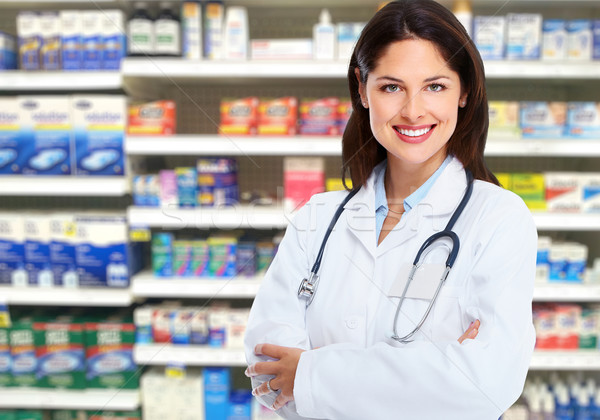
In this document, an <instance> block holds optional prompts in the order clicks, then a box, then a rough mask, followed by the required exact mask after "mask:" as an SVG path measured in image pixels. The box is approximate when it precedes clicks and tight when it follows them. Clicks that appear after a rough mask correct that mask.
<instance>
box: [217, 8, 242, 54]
mask: <svg viewBox="0 0 600 420" xmlns="http://www.w3.org/2000/svg"><path fill="white" fill-rule="evenodd" d="M223 58H224V59H225V60H246V59H247V58H248V10H247V9H246V8H245V7H234V6H232V7H228V8H227V10H226V11H225V39H224V42H223Z"/></svg>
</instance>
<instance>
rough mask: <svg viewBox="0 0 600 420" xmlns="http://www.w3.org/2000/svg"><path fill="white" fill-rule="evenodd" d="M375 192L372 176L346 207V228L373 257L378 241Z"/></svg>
mask: <svg viewBox="0 0 600 420" xmlns="http://www.w3.org/2000/svg"><path fill="white" fill-rule="evenodd" d="M374 207H375V190H374V176H373V175H371V176H370V177H369V179H368V180H367V184H366V185H364V186H362V187H361V189H360V190H359V191H358V193H356V195H355V196H354V197H352V199H350V201H348V203H346V205H345V206H344V209H345V211H344V213H342V214H344V215H345V217H346V226H347V228H348V230H349V231H350V232H351V233H352V235H354V236H355V237H356V238H357V239H358V241H359V242H360V243H361V244H362V245H363V247H364V248H365V249H366V250H367V251H368V253H369V254H370V255H372V256H374V254H375V248H376V245H377V241H376V238H375V209H374Z"/></svg>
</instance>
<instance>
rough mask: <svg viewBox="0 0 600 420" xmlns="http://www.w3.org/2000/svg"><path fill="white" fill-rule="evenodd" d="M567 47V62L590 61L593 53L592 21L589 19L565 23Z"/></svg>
mask: <svg viewBox="0 0 600 420" xmlns="http://www.w3.org/2000/svg"><path fill="white" fill-rule="evenodd" d="M567 45H568V47H567V48H568V51H567V57H568V58H569V60H583V61H588V60H591V59H592V51H593V36H592V21H591V20H589V19H575V20H569V21H567Z"/></svg>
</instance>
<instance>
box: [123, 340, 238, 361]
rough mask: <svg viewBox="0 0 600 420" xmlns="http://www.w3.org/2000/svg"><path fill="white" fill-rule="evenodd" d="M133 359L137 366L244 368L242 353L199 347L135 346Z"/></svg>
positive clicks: (171, 345) (168, 345)
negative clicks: (179, 365) (172, 365)
mask: <svg viewBox="0 0 600 420" xmlns="http://www.w3.org/2000/svg"><path fill="white" fill-rule="evenodd" d="M133 359H134V360H135V362H136V363H137V364H138V365H166V364H169V363H172V362H176V363H182V364H184V365H187V366H246V365H247V364H246V358H245V356H244V351H243V350H240V349H235V350H232V349H222V348H212V347H208V346H200V345H173V344H136V345H135V346H134V347H133Z"/></svg>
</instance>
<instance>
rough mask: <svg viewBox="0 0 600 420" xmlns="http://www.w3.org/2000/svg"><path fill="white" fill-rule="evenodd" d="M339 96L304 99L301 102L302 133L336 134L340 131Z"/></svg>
mask: <svg viewBox="0 0 600 420" xmlns="http://www.w3.org/2000/svg"><path fill="white" fill-rule="evenodd" d="M339 105H340V100H339V99H338V98H333V97H332V98H323V99H316V100H310V99H303V100H302V102H301V103H300V134H306V135H319V136H336V135H338V134H339V131H338V107H339Z"/></svg>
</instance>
